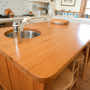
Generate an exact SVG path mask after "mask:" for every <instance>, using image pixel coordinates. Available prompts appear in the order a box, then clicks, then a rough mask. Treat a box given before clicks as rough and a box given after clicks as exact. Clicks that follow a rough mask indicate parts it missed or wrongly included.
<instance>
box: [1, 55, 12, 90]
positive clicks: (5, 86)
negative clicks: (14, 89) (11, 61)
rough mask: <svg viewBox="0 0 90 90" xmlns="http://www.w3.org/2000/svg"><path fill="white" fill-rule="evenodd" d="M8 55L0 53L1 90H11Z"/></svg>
mask: <svg viewBox="0 0 90 90" xmlns="http://www.w3.org/2000/svg"><path fill="white" fill-rule="evenodd" d="M6 60H7V59H6V57H4V56H2V55H1V54H0V90H11V84H10V79H9V72H8V68H7V63H6V62H7V61H6Z"/></svg>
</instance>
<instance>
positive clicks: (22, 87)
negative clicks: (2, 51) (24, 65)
mask: <svg viewBox="0 0 90 90" xmlns="http://www.w3.org/2000/svg"><path fill="white" fill-rule="evenodd" d="M8 68H9V70H10V77H11V82H12V87H13V90H44V84H43V83H40V82H39V81H38V80H35V79H34V78H32V76H31V75H28V74H27V72H25V71H24V70H23V69H21V68H20V67H18V66H17V65H15V64H14V63H12V61H10V60H9V61H8Z"/></svg>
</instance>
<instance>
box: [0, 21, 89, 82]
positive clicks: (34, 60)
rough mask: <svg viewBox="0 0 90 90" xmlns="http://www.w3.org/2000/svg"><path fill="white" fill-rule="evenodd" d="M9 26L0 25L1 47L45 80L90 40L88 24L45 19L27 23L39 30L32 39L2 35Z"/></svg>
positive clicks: (18, 63)
mask: <svg viewBox="0 0 90 90" xmlns="http://www.w3.org/2000/svg"><path fill="white" fill-rule="evenodd" d="M11 29H12V27H10V28H0V51H1V52H3V53H4V54H6V55H7V56H9V57H11V58H12V60H11V61H12V62H13V63H15V64H17V66H18V67H21V70H24V71H25V72H26V73H28V74H30V75H32V76H34V77H35V78H37V79H39V80H46V79H49V78H51V77H53V76H54V75H56V74H57V73H60V72H61V71H62V70H63V69H64V68H65V67H66V66H67V65H68V64H70V63H71V61H72V58H73V57H74V56H76V55H77V54H78V53H79V52H80V51H81V50H82V49H83V48H85V47H86V45H87V44H88V42H89V40H90V25H88V24H80V23H69V24H68V25H54V24H48V23H46V22H43V23H36V24H32V25H27V26H26V27H25V29H33V30H36V31H39V32H40V33H41V35H40V36H38V37H35V38H33V39H27V40H23V41H22V43H18V42H17V40H16V39H10V38H7V37H5V35H4V33H5V32H6V31H8V30H11Z"/></svg>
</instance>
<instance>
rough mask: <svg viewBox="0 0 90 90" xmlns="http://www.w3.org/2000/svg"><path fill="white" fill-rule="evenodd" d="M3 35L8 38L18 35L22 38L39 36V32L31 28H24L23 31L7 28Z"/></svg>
mask: <svg viewBox="0 0 90 90" xmlns="http://www.w3.org/2000/svg"><path fill="white" fill-rule="evenodd" d="M18 34H19V35H18ZM5 36H6V37H8V38H15V37H18V36H20V37H21V38H22V39H29V38H34V37H37V36H40V32H36V31H33V30H24V31H23V32H14V31H13V30H9V31H7V32H5Z"/></svg>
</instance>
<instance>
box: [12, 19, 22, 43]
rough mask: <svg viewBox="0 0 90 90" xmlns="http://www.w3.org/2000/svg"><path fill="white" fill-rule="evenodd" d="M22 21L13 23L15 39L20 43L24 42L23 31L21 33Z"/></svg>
mask: <svg viewBox="0 0 90 90" xmlns="http://www.w3.org/2000/svg"><path fill="white" fill-rule="evenodd" d="M20 23H21V21H20V20H16V21H14V22H13V37H14V38H17V39H18V42H21V41H22V37H21V31H20Z"/></svg>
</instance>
